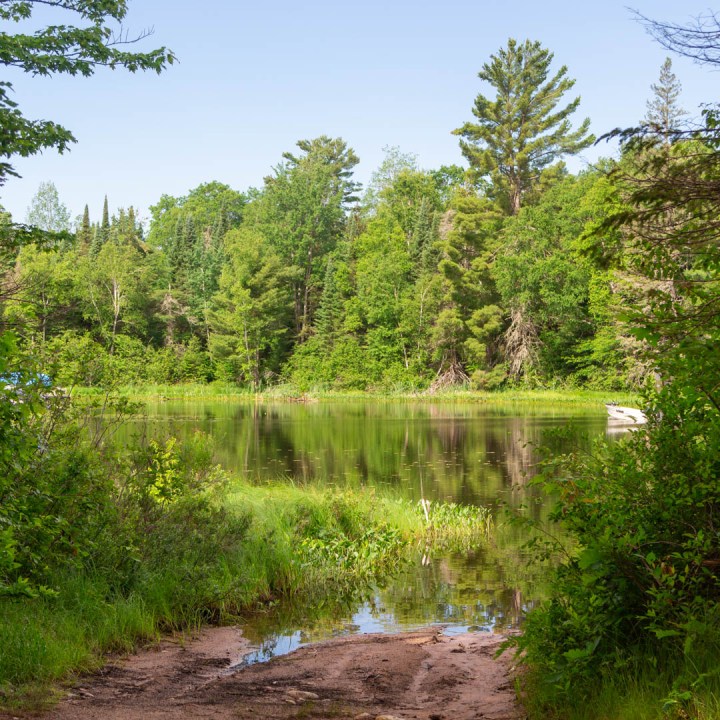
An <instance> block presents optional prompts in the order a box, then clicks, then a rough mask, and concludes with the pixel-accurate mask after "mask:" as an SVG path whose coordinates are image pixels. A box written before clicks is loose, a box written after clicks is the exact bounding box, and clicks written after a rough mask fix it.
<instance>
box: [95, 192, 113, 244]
mask: <svg viewBox="0 0 720 720" xmlns="http://www.w3.org/2000/svg"><path fill="white" fill-rule="evenodd" d="M109 239H110V211H109V210H108V199H107V195H106V196H105V201H104V202H103V212H102V221H101V223H100V233H99V237H98V240H99V242H100V245H101V246H102V245H104V244H105V243H106V242H107V241H108V240H109Z"/></svg>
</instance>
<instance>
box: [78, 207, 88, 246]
mask: <svg viewBox="0 0 720 720" xmlns="http://www.w3.org/2000/svg"><path fill="white" fill-rule="evenodd" d="M91 242H92V231H91V229H90V208H89V207H88V206H87V205H85V210H84V211H83V219H82V225H80V228H79V230H78V232H77V244H78V250H79V251H80V253H82V254H83V255H84V254H86V253H87V252H88V251H89V250H90V243H91Z"/></svg>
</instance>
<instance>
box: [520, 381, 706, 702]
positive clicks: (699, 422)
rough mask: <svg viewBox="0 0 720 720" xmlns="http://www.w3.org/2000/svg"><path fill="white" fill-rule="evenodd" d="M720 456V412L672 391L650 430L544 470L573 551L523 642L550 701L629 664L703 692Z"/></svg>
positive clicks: (660, 401)
mask: <svg viewBox="0 0 720 720" xmlns="http://www.w3.org/2000/svg"><path fill="white" fill-rule="evenodd" d="M718 447H720V412H718V410H717V409H716V408H715V407H714V406H713V405H712V404H711V403H710V402H708V400H707V399H706V398H705V397H704V396H701V395H698V394H696V393H695V392H693V391H692V390H689V389H687V388H682V387H678V386H675V385H671V386H669V387H667V388H666V389H664V390H663V391H662V393H661V395H660V396H659V397H658V398H657V400H656V403H655V405H654V407H653V410H652V422H651V425H650V427H649V428H648V429H647V430H639V431H637V432H633V433H630V434H629V437H627V438H626V439H625V440H623V441H621V442H617V443H611V444H607V443H604V444H601V445H600V446H598V447H597V448H596V450H595V452H594V453H593V454H592V455H591V456H578V455H571V456H566V457H564V458H562V459H561V461H559V464H558V465H554V466H553V467H552V468H549V467H548V468H546V473H545V477H544V479H543V480H541V482H543V483H544V484H545V485H546V490H547V491H549V492H552V493H555V494H556V497H557V498H558V500H557V506H556V509H555V511H554V513H553V519H554V520H556V521H557V522H559V523H561V524H562V526H563V527H564V528H565V529H566V530H567V531H568V532H569V533H570V536H571V537H572V538H573V539H574V541H575V544H574V545H573V547H572V549H571V550H569V549H568V548H557V547H554V548H551V549H552V550H555V551H557V550H561V551H562V552H563V553H565V558H566V559H565V560H564V561H563V562H562V563H561V564H560V566H559V567H558V569H557V572H556V575H555V579H554V592H553V595H552V599H551V601H550V602H549V603H548V604H546V605H545V606H544V607H543V608H542V609H539V610H536V611H534V612H532V613H531V614H530V616H529V618H528V621H527V624H526V629H525V633H524V635H523V636H522V637H521V638H519V639H517V640H516V641H515V644H516V645H517V646H518V648H520V649H521V650H523V651H524V652H525V656H526V660H527V661H528V662H529V663H530V664H531V665H533V666H534V667H535V669H536V676H537V678H538V679H539V682H540V683H541V684H543V685H545V690H544V692H545V693H547V696H548V697H549V698H551V699H552V700H553V701H558V702H560V701H563V698H564V699H565V700H567V699H568V698H569V697H570V695H572V696H573V697H574V699H575V701H577V699H578V698H581V697H584V696H587V695H590V694H592V693H593V692H595V691H597V688H598V686H599V685H600V683H599V682H598V680H599V678H602V677H603V676H606V675H608V674H609V675H613V674H622V673H623V672H625V671H626V669H627V667H628V666H629V664H634V665H636V666H642V665H645V666H648V665H650V664H651V663H652V667H655V668H656V670H657V672H658V673H662V672H665V673H666V674H667V675H672V674H673V673H677V672H680V671H679V670H677V668H676V665H677V663H678V661H681V660H682V659H685V660H687V662H686V663H685V662H680V665H682V668H683V669H682V673H681V676H680V677H678V678H677V686H678V687H680V686H684V687H686V688H687V687H695V688H697V683H698V680H699V679H702V678H701V676H702V671H701V669H700V668H702V666H703V658H702V657H701V653H699V648H700V647H701V645H703V644H706V646H712V645H713V642H714V641H712V640H711V639H712V638H715V640H718V639H720V576H719V574H718V569H719V568H720V523H719V522H718V520H719V519H720V484H719V483H718V478H719V477H720V456H719V455H718V452H717V449H718ZM551 470H552V471H553V472H552V473H551V472H550V471H551ZM555 471H557V474H555ZM550 475H552V476H550ZM708 640H710V642H709V645H707V641H708ZM714 652H715V653H717V647H716V648H715V650H714ZM640 658H643V660H640ZM716 660H717V655H716V656H715V661H716ZM716 675H717V673H716ZM683 684H684V685H683ZM668 690H670V688H668ZM691 695H692V693H691Z"/></svg>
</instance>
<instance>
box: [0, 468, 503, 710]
mask: <svg viewBox="0 0 720 720" xmlns="http://www.w3.org/2000/svg"><path fill="white" fill-rule="evenodd" d="M222 502H223V508H222V509H223V512H224V515H222V516H217V517H219V518H221V519H222V518H224V519H222V523H224V525H225V527H224V528H220V527H217V526H216V525H214V524H213V523H207V527H203V523H202V522H200V523H195V522H194V520H193V518H190V519H189V520H188V519H186V520H185V521H183V520H182V518H183V517H185V516H184V515H183V513H182V512H180V513H177V514H176V515H174V516H173V515H168V518H167V520H166V521H163V522H166V523H170V524H171V525H172V526H165V527H156V528H153V530H152V533H154V537H152V538H150V539H149V543H150V544H151V545H152V548H153V549H152V551H148V552H147V553H146V554H145V555H144V556H143V559H142V561H140V562H139V565H138V566H132V567H131V568H130V570H128V569H127V568H126V567H125V565H122V566H121V567H122V568H123V572H124V573H125V575H126V576H124V577H123V578H122V579H121V578H119V577H118V576H117V570H112V571H108V570H107V569H103V568H102V567H101V566H102V562H100V561H99V560H98V561H96V562H95V563H94V565H93V567H90V566H87V567H86V568H85V569H81V570H74V571H72V572H57V573H56V574H55V575H54V577H53V578H52V582H51V583H50V584H51V585H52V587H54V588H55V590H56V592H55V593H54V594H50V595H45V596H41V597H36V598H22V599H18V598H15V599H10V598H0V705H4V706H6V707H13V706H15V705H17V704H18V703H20V704H22V703H25V704H27V703H28V701H29V700H30V701H32V702H33V703H35V704H36V702H37V700H38V699H42V698H47V697H49V696H50V693H49V687H50V686H51V685H52V683H54V682H57V681H58V680H60V679H63V678H66V677H68V675H70V674H72V673H78V672H83V671H87V670H90V669H92V668H95V667H97V666H98V664H99V663H100V662H101V658H102V655H103V653H106V652H108V651H113V650H122V651H126V650H129V649H131V648H132V647H134V646H135V645H136V644H137V643H138V642H140V641H142V640H147V639H151V638H155V637H157V636H158V634H159V633H161V632H163V631H167V630H173V629H183V628H188V627H196V626H198V625H200V624H202V623H204V622H208V621H211V622H222V621H226V620H229V619H237V618H238V617H242V616H243V615H245V614H250V613H253V612H257V610H258V609H262V608H264V607H267V606H268V605H272V604H274V603H277V602H280V601H283V602H285V601H291V602H294V603H298V604H303V603H305V604H318V603H319V604H322V603H325V602H329V601H331V600H333V599H338V598H343V599H345V600H347V599H348V598H350V597H352V596H353V595H354V594H358V593H361V592H363V591H364V590H366V589H367V588H368V587H369V586H370V585H372V584H373V583H381V582H382V581H383V579H384V578H386V577H388V576H389V575H391V574H392V573H393V572H395V571H396V570H397V569H398V568H399V567H400V565H401V564H402V563H403V562H404V559H405V557H406V556H407V557H409V556H410V555H411V551H412V550H413V548H415V547H416V546H417V545H426V544H428V543H429V542H430V543H432V542H436V543H442V542H445V541H460V539H464V540H465V541H468V542H469V541H470V539H473V541H475V540H476V541H478V542H481V541H482V540H483V539H485V538H486V537H487V533H488V532H489V524H488V514H487V513H486V512H485V511H483V510H476V511H472V512H468V511H461V510H460V509H459V508H456V507H448V508H444V509H440V508H438V509H437V511H436V512H437V513H438V517H442V524H435V525H433V524H432V523H430V524H429V523H428V522H427V520H426V517H425V514H424V512H423V510H422V508H420V507H419V506H417V505H414V504H412V503H409V502H407V501H402V500H395V499H392V498H384V497H380V496H378V495H376V494H375V493H371V492H367V493H366V492H348V491H344V492H338V491H333V490H320V489H301V488H298V487H295V486H293V485H291V484H289V483H282V482H280V483H275V484H271V485H264V486H254V485H251V484H248V483H246V482H244V481H240V480H236V481H233V482H232V483H231V484H230V486H229V488H228V490H227V494H226V496H225V497H224V499H223V501H222ZM199 528H200V529H199ZM198 532H201V533H205V534H206V535H207V536H208V537H203V536H201V535H198ZM182 535H185V536H187V542H186V541H185V540H183V539H182V537H181V536H182ZM218 548H220V551H218ZM116 552H120V553H122V552H123V550H122V548H109V549H108V555H109V556H114V553H116ZM105 564H106V565H107V567H110V568H112V567H116V566H117V560H116V559H114V557H113V559H112V562H111V561H110V560H106V563H105Z"/></svg>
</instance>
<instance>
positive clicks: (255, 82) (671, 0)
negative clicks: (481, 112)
mask: <svg viewBox="0 0 720 720" xmlns="http://www.w3.org/2000/svg"><path fill="white" fill-rule="evenodd" d="M626 1H627V0H604V1H603V2H598V1H597V0H574V1H564V0H562V1H561V0H544V1H542V2H539V1H538V0H514V1H513V2H508V1H507V0H505V1H504V2H499V1H496V0H475V1H474V2H471V1H469V0H444V2H442V3H440V2H437V1H436V2H430V1H428V0H415V2H409V1H407V0H384V1H380V0H365V1H364V2H362V3H349V2H342V1H341V0H305V2H302V3H298V2H297V1H296V0H295V1H290V0H265V2H257V1H254V2H250V1H248V0H204V2H202V3H199V2H197V1H195V2H190V1H189V0H129V3H128V4H129V13H128V17H127V18H126V21H125V23H124V25H125V27H126V28H127V29H129V30H130V32H131V34H133V33H134V34H137V33H138V32H141V31H143V30H146V29H153V34H152V35H151V36H150V37H149V38H147V39H145V40H144V41H143V42H141V43H139V44H138V45H136V46H134V47H135V48H137V49H138V50H141V49H144V50H149V49H151V48H155V47H159V46H166V47H169V48H171V49H172V50H173V51H174V52H175V54H176V55H177V57H178V59H179V62H178V63H177V64H175V65H173V66H171V67H170V68H169V69H168V70H167V71H166V72H164V73H162V74H161V75H156V74H155V73H138V74H131V73H128V72H126V71H123V70H116V71H109V70H105V69H102V70H100V71H99V72H97V73H96V74H95V75H94V76H93V77H91V78H82V77H78V78H71V77H65V76H55V77H53V78H39V77H32V76H29V75H23V74H21V73H19V72H15V71H11V72H10V73H8V72H7V71H6V72H5V73H4V74H5V79H7V80H9V81H11V82H12V83H13V85H14V87H15V92H14V99H15V100H16V101H17V102H18V103H19V106H20V108H21V110H22V111H23V112H24V113H25V115H26V116H27V117H30V118H33V119H49V120H54V121H56V122H60V123H61V124H63V125H65V126H66V127H68V128H69V129H70V130H71V131H72V132H73V133H74V135H75V137H76V138H77V140H78V142H77V144H75V145H74V146H72V148H71V150H70V152H68V153H65V154H63V155H59V154H57V153H56V152H54V151H46V152H44V153H43V154H41V155H36V156H34V157H32V158H16V159H15V163H14V164H15V168H16V170H18V171H19V172H20V174H21V175H22V178H21V179H16V178H10V179H9V180H8V181H7V183H6V184H5V186H3V187H0V204H2V205H3V206H4V207H5V208H6V209H8V210H10V211H11V212H12V214H13V217H14V218H15V219H16V220H17V221H22V220H24V218H25V215H26V212H27V208H28V206H29V205H30V202H31V200H32V197H33V196H34V195H35V193H36V192H37V189H38V186H39V184H40V183H41V182H43V181H52V182H53V183H54V184H55V185H56V187H57V189H58V192H59V195H60V199H61V201H63V202H64V203H65V204H66V205H67V206H68V208H69V209H70V211H71V213H72V215H73V217H74V216H76V215H79V214H80V213H82V210H83V208H84V206H85V204H86V203H87V204H88V205H89V207H90V214H91V219H92V220H98V219H99V217H100V214H101V210H102V203H103V197H104V196H105V195H107V197H108V201H109V205H110V208H111V211H113V210H114V209H117V208H119V207H125V208H127V207H129V206H130V205H133V206H134V207H135V208H136V209H138V210H139V213H140V216H141V217H143V218H145V219H147V218H148V216H149V210H148V208H149V207H150V206H151V205H153V204H155V203H156V202H157V201H158V200H159V199H160V196H161V195H163V194H168V195H173V196H182V195H185V194H186V193H187V192H188V191H189V190H190V189H192V188H194V187H197V186H198V185H199V184H200V183H203V182H209V181H213V180H217V181H220V182H223V183H226V184H228V185H230V186H231V187H233V188H235V189H236V190H241V191H244V190H246V189H248V188H249V187H260V186H262V182H263V177H265V176H266V175H268V174H269V173H270V172H271V171H272V168H273V167H274V166H275V165H277V164H278V163H279V162H280V161H281V160H282V153H283V152H286V151H291V150H293V148H294V146H295V143H296V142H297V141H298V140H300V139H305V138H308V139H309V138H313V137H317V136H319V135H322V134H325V135H330V136H332V137H337V136H340V137H342V138H343V139H344V140H345V141H346V142H347V143H348V144H349V145H350V146H351V147H352V148H353V149H354V150H355V152H356V153H357V155H358V156H359V157H360V161H361V162H360V164H359V165H358V166H357V168H356V178H357V179H358V180H360V181H361V182H364V183H366V182H367V181H368V180H369V179H370V177H371V174H372V172H373V170H374V169H375V168H376V167H377V166H378V165H379V164H380V163H381V162H382V159H383V157H384V153H383V148H384V147H386V146H397V147H399V148H400V150H401V151H403V152H406V153H414V154H415V155H416V156H417V160H418V164H419V166H420V167H422V168H426V169H432V168H436V167H439V166H440V165H443V164H451V163H457V164H463V160H462V156H461V154H460V151H459V148H458V138H457V137H455V136H453V135H452V134H451V132H452V130H453V129H454V128H457V127H459V126H460V125H462V124H463V123H464V122H465V121H467V120H471V119H472V113H471V108H472V105H473V102H474V99H475V97H476V96H477V94H478V93H480V92H483V93H485V94H490V88H489V87H488V86H486V85H485V84H484V83H483V82H481V81H480V79H479V78H478V76H477V73H478V71H479V70H480V69H481V67H482V65H483V63H485V62H486V61H488V59H489V58H490V55H492V54H493V53H495V52H497V51H498V50H499V49H500V48H502V47H505V46H506V44H507V40H508V38H510V37H513V38H516V39H518V40H524V39H526V38H528V39H530V40H538V41H540V43H541V44H542V45H543V46H544V47H546V48H548V49H550V50H551V51H552V52H553V53H554V55H555V59H554V65H553V68H555V69H558V68H559V67H560V66H561V65H566V66H567V67H568V74H569V76H570V77H572V78H575V80H576V84H575V87H574V88H573V90H572V91H571V93H570V95H569V96H568V99H571V98H574V97H575V96H577V95H580V97H581V103H580V108H579V110H578V112H577V114H576V123H579V122H580V121H581V120H582V119H583V118H585V117H589V118H590V119H591V122H592V125H591V127H592V130H593V132H594V133H595V134H596V135H601V134H603V133H605V132H607V131H609V130H611V129H612V128H615V127H627V126H630V125H633V124H635V123H637V122H638V121H639V120H640V119H642V117H643V116H644V114H645V112H646V102H647V100H648V99H649V98H650V96H651V90H650V85H651V84H652V83H653V82H656V81H657V78H658V75H659V71H660V66H661V64H662V62H663V60H664V59H665V57H666V56H667V51H665V50H664V49H663V48H662V47H660V46H659V45H658V44H657V43H655V42H654V41H653V40H652V38H651V37H650V36H649V35H648V34H647V32H646V31H645V29H644V27H643V25H642V24H641V23H639V22H638V20H637V18H636V16H635V15H634V14H633V13H632V12H631V10H630V9H629V8H628V7H627V6H626V4H625V2H626ZM681 4H682V9H681V8H680V5H681ZM632 7H633V8H634V9H635V10H637V11H639V12H640V13H642V14H644V15H646V16H648V17H652V18H654V19H657V20H668V21H673V22H686V21H689V20H690V19H692V18H693V17H694V16H697V15H699V14H701V13H706V12H707V11H708V6H707V5H703V4H696V3H695V0H684V2H683V3H679V2H677V0H635V2H634V4H633V5H632ZM55 12H56V13H57V11H55ZM52 18H53V20H54V22H64V23H70V22H73V20H71V17H70V15H68V14H67V13H65V12H63V13H62V14H56V15H53V16H52ZM39 19H40V21H42V22H46V21H47V19H48V18H47V17H45V16H40V17H39ZM6 25H7V24H6ZM15 30H16V28H14V27H13V26H12V24H10V27H3V28H2V31H4V32H13V31H15ZM673 70H674V72H675V74H676V75H677V76H678V79H679V80H680V82H681V83H682V86H683V93H682V96H681V99H680V102H681V104H682V105H683V107H685V108H686V109H687V110H688V111H691V112H692V113H693V114H696V113H697V112H698V108H699V106H700V105H701V104H702V103H706V102H714V101H716V100H718V81H719V80H720V75H719V74H718V73H713V72H712V71H709V70H708V69H707V68H703V67H699V66H697V65H694V64H693V63H692V62H691V61H689V60H687V59H683V58H675V57H674V58H673ZM613 152H614V148H613V146H609V145H607V144H602V145H600V146H595V147H593V148H590V149H589V150H587V151H585V152H584V153H583V155H582V156H581V157H580V158H576V159H573V160H572V162H571V163H569V165H570V167H571V169H572V170H573V171H577V170H579V169H581V168H582V167H583V166H585V165H587V164H588V163H593V162H595V161H596V160H597V158H598V157H600V156H603V155H611V154H613Z"/></svg>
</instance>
